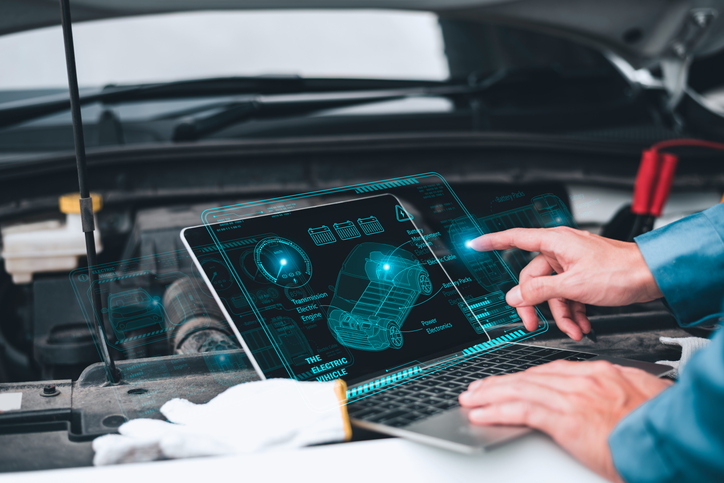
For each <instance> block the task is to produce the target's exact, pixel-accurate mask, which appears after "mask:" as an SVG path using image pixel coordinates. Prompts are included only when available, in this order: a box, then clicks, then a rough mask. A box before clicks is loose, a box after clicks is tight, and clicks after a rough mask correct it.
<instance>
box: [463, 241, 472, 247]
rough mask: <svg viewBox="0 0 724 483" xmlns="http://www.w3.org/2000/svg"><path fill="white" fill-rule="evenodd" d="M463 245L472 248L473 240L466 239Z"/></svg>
mask: <svg viewBox="0 0 724 483" xmlns="http://www.w3.org/2000/svg"><path fill="white" fill-rule="evenodd" d="M465 246H466V247H467V248H473V241H472V240H468V241H466V242H465Z"/></svg>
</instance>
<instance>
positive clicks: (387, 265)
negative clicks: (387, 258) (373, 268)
mask: <svg viewBox="0 0 724 483" xmlns="http://www.w3.org/2000/svg"><path fill="white" fill-rule="evenodd" d="M382 268H384V269H385V270H389V269H390V264H389V263H385V264H384V265H382Z"/></svg>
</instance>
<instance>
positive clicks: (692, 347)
mask: <svg viewBox="0 0 724 483" xmlns="http://www.w3.org/2000/svg"><path fill="white" fill-rule="evenodd" d="M659 340H660V341H661V343H662V344H666V345H678V346H681V359H680V360H678V361H657V362H656V363H657V364H666V365H667V366H671V367H673V368H674V373H673V374H672V375H673V377H676V378H678V377H679V374H681V371H683V370H684V366H685V365H686V363H687V362H689V359H691V356H693V355H694V354H695V353H696V352H697V351H699V350H701V349H703V348H704V347H706V346H708V345H709V342H711V341H710V340H709V339H702V338H701V337H680V338H674V337H659Z"/></svg>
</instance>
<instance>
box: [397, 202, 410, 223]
mask: <svg viewBox="0 0 724 483" xmlns="http://www.w3.org/2000/svg"><path fill="white" fill-rule="evenodd" d="M395 212H396V213H397V221H408V220H412V219H414V218H415V217H414V216H412V215H411V214H409V213H408V212H407V211H405V209H404V208H403V207H401V206H400V205H397V206H395Z"/></svg>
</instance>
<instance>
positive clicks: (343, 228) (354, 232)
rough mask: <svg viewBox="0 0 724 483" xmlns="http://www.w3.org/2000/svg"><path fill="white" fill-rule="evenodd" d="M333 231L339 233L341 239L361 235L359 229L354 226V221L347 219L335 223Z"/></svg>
mask: <svg viewBox="0 0 724 483" xmlns="http://www.w3.org/2000/svg"><path fill="white" fill-rule="evenodd" d="M332 226H334V231H336V232H337V235H339V238H340V239H341V240H349V239H350V238H357V237H360V236H362V235H360V234H359V230H358V229H357V227H356V226H355V224H354V223H352V222H351V221H349V220H347V221H345V222H344V223H335V224H334V225H332Z"/></svg>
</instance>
